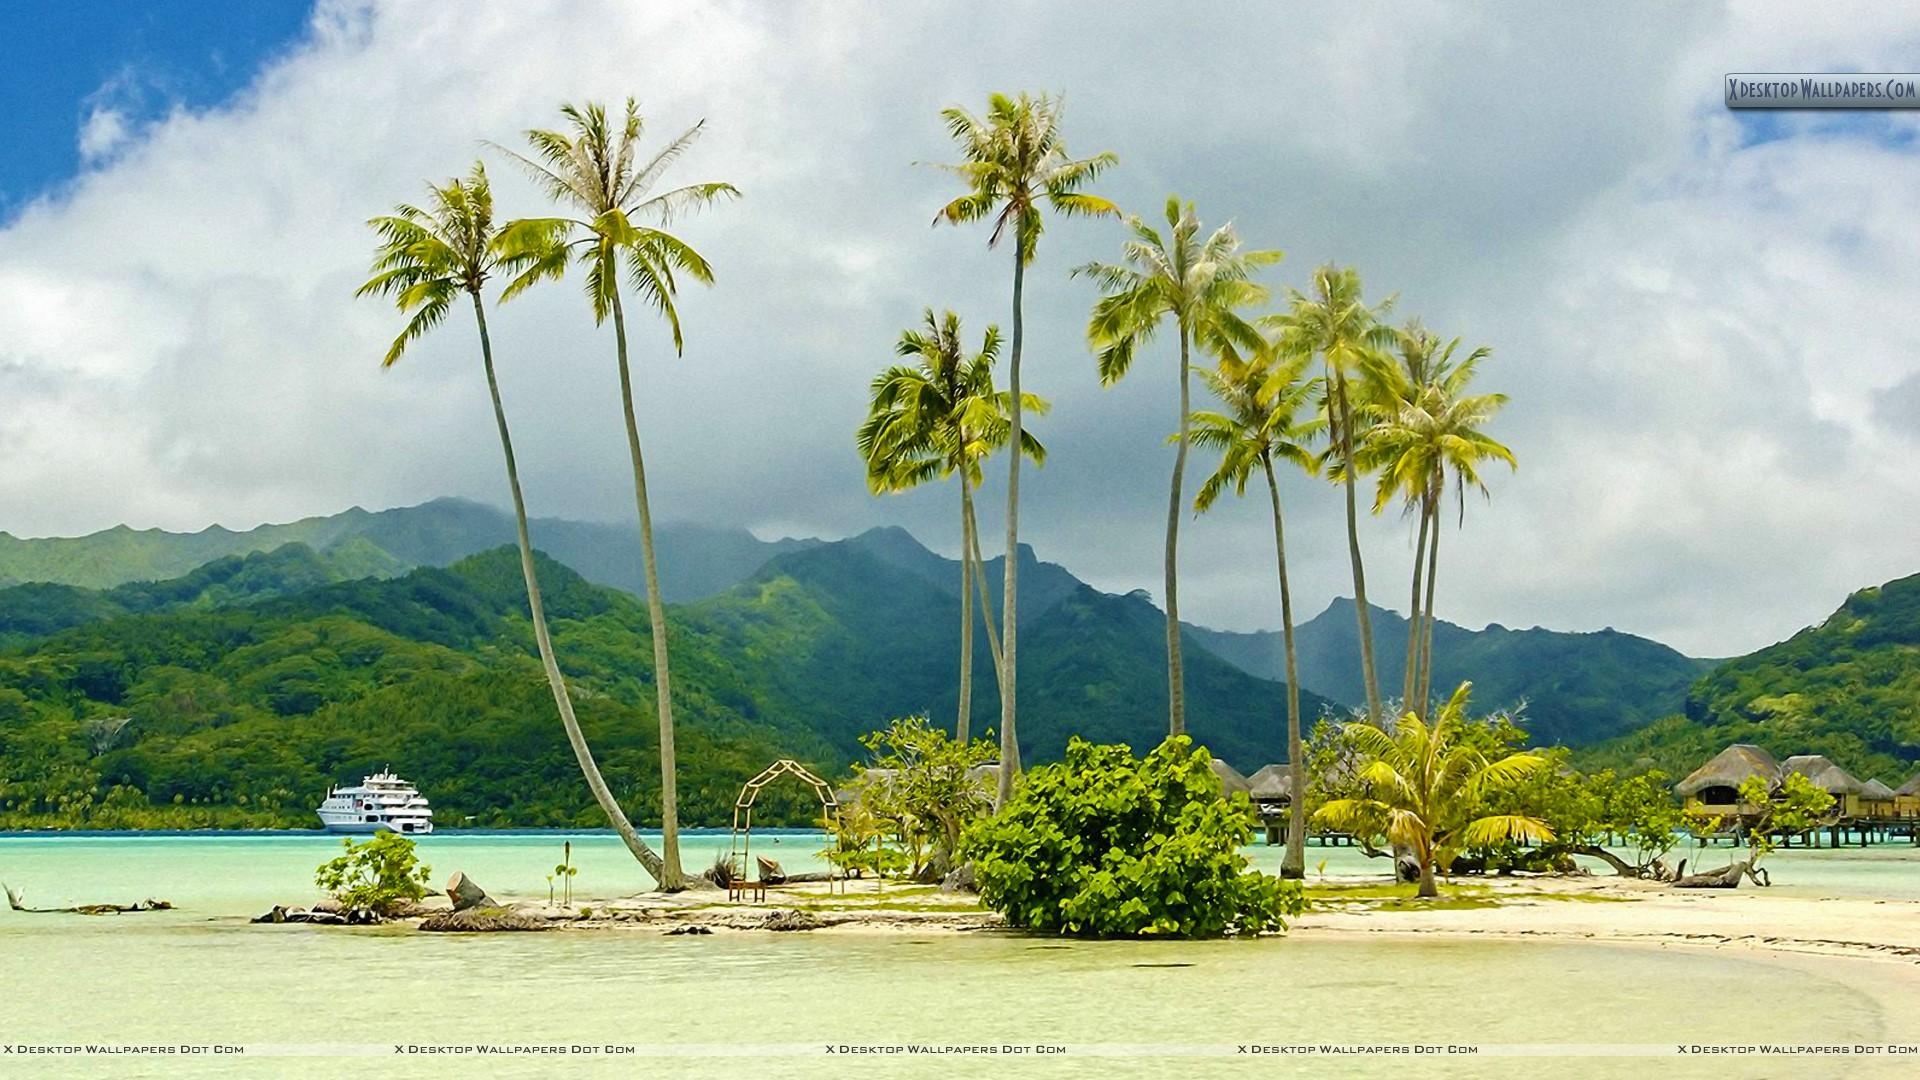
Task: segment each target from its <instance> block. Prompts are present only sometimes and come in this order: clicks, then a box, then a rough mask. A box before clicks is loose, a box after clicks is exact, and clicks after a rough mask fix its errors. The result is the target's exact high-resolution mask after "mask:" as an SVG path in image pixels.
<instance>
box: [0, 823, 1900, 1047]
mask: <svg viewBox="0 0 1920 1080" xmlns="http://www.w3.org/2000/svg"><path fill="white" fill-rule="evenodd" d="M571 838H572V839H573V840H574V844H575V861H576V863H577V864H579V865H580V866H582V867H583V869H582V872H581V874H580V876H579V877H578V878H576V879H575V891H576V894H577V897H578V898H579V899H580V900H581V901H582V902H591V899H592V898H593V897H594V896H600V895H614V894H619V893H625V892H631V891H634V890H635V889H638V888H642V887H644V885H645V884H646V882H645V878H644V875H642V874H640V872H639V871H638V870H637V868H635V867H633V866H632V864H631V860H630V859H629V858H628V857H627V856H626V854H625V853H624V850H623V849H621V848H620V846H619V842H618V840H617V839H616V838H614V837H612V836H607V835H575V836H573V837H571ZM765 839H766V840H767V841H768V843H767V846H766V849H767V850H769V851H775V852H778V854H777V855H776V857H778V858H781V859H782V861H783V862H784V863H785V864H786V865H787V866H788V868H789V869H799V868H803V867H806V866H809V865H810V864H811V860H810V859H808V858H806V857H804V856H805V855H806V853H808V852H812V851H815V850H817V847H818V837H817V836H816V835H806V834H787V835H783V836H782V837H780V839H781V843H780V844H778V845H773V844H771V843H770V841H771V839H772V837H770V836H769V837H766V838H765ZM726 844H727V837H726V836H725V835H724V834H721V835H718V836H715V835H711V834H709V835H695V836H689V837H688V838H687V841H686V862H687V865H688V866H689V867H697V866H700V865H704V864H705V863H706V862H708V861H710V860H711V856H712V854H713V853H714V851H716V850H720V849H724V848H725V846H726ZM336 846H337V841H336V840H333V839H331V838H328V837H324V836H293V837H289V836H244V837H213V836H189V837H180V836H170V837H144V836H143V837H61V838H51V839H49V838H43V837H31V838H22V837H4V838H0V880H5V881H8V882H10V883H12V884H14V885H16V886H21V885H24V886H25V887H26V891H27V894H28V899H29V901H30V902H33V903H36V904H41V905H49V906H51V905H55V904H66V903H75V902H88V901H101V900H114V901H127V900H132V899H135V898H138V897H141V896H146V895H156V896H163V897H166V898H168V899H171V900H173V901H174V902H175V903H177V904H179V905H181V910H179V911H175V912H164V913H156V914H143V915H130V916H120V917H114V918H86V917H82V916H66V915H20V914H14V913H10V912H0V1043H4V1044H26V1043H40V1042H75V1041H102V1042H109V1043H116V1044H129V1043H139V1042H149V1041H157V1042H166V1043H170V1044H179V1043H211V1042H228V1043H242V1044H252V1045H254V1046H268V1047H270V1046H274V1045H290V1044H294V1045H312V1044H320V1045H326V1046H340V1045H353V1044H367V1045H369V1048H370V1052H372V1053H374V1054H381V1055H391V1044H393V1043H399V1044H402V1045H409V1044H429V1043H433V1044H465V1043H472V1042H476V1041H481V1042H487V1043H494V1044H501V1043H543V1044H567V1045H572V1044H579V1045H592V1046H604V1045H607V1044H613V1045H630V1046H633V1047H635V1048H636V1050H637V1051H638V1052H639V1053H638V1055H637V1056H636V1058H627V1059H624V1060H616V1059H609V1058H606V1057H599V1056H595V1057H571V1056H569V1057H567V1058H563V1059H546V1058H540V1059H523V1058H513V1059H503V1058H491V1059H488V1060H486V1061H476V1060H474V1059H456V1060H444V1059H439V1058H420V1057H407V1058H401V1057H394V1056H385V1057H383V1058H381V1059H380V1060H377V1061H376V1060H374V1059H373V1058H368V1059H364V1060H340V1059H329V1058H314V1057H288V1058H277V1059H272V1060H262V1059H260V1058H258V1057H256V1058H254V1059H251V1060H238V1061H236V1060H221V1059H217V1058H212V1057H201V1058H160V1057H144V1058H119V1059H103V1058H69V1059H44V1058H36V1059H34V1060H32V1061H31V1062H28V1063H27V1064H25V1065H23V1066H15V1065H14V1062H13V1060H12V1059H6V1058H0V1075H6V1076H12V1075H29V1076H31V1075H43V1074H44V1075H71V1076H94V1075H127V1076H133V1075H138V1076H169V1075H189V1074H206V1073H213V1074H224V1075H247V1076H252V1075H266V1076H333V1075H337V1074H339V1073H341V1072H343V1071H346V1070H353V1069H364V1068H365V1067H366V1066H368V1065H373V1066H374V1067H375V1068H376V1069H378V1070H380V1071H382V1072H388V1071H399V1070H404V1071H405V1072H407V1073H410V1074H422V1075H444V1074H450V1073H454V1072H461V1073H465V1074H468V1075H487V1076H496V1075H497V1076H546V1075H582V1074H608V1075H615V1074H632V1073H636V1072H643V1071H644V1072H656V1071H667V1070H672V1071H679V1072H688V1073H692V1072H706V1071H711V1070H713V1069H716V1068H724V1069H730V1070H739V1069H745V1070H747V1071H750V1072H752V1073H754V1074H755V1075H762V1076H847V1075H865V1076H876V1077H883V1076H884V1077H891V1076H908V1075H929V1076H931V1075H941V1076H950V1075H960V1076H989V1075H991V1076H1005V1075H1022V1076H1024V1075H1043V1076H1069V1075H1102V1076H1147V1075H1152V1076H1162V1077H1169V1076H1196V1075H1235V1076H1251V1075H1291V1076H1312V1077H1341V1076H1375V1075H1401V1074H1405V1073H1406V1072H1407V1070H1408V1069H1410V1068H1412V1069H1416V1070H1417V1075H1419V1076H1421V1077H1423V1078H1425V1077H1430V1076H1463V1077H1464V1076H1507V1075H1511V1076H1538V1075H1541V1074H1542V1073H1543V1072H1547V1071H1555V1072H1559V1073H1561V1074H1563V1075H1566V1076H1578V1077H1585V1076H1647V1075H1660V1076H1669V1075H1699V1076H1709V1075H1711V1076H1719V1077H1726V1076H1830V1075H1839V1074H1841V1073H1843V1072H1844V1073H1845V1074H1846V1075H1849V1076H1860V1075H1868V1076H1871V1075H1888V1076H1899V1075H1913V1074H1914V1073H1915V1071H1916V1070H1915V1069H1914V1068H1913V1065H1912V1063H1913V1062H1916V1061H1920V1058H1908V1059H1906V1060H1905V1061H1895V1060H1889V1059H1886V1058H1880V1059H1878V1060H1864V1061H1863V1060H1848V1061H1846V1062H1840V1061H1837V1060H1831V1059H1792V1060H1788V1059H1774V1060H1755V1059H1735V1060H1729V1059H1675V1058H1671V1057H1662V1058H1657V1059H1647V1058H1633V1057H1622V1056H1610V1057H1578V1058H1556V1059H1552V1060H1541V1059H1537V1058H1536V1059H1527V1058H1519V1059H1513V1058H1491V1057H1483V1058H1479V1059H1471V1060H1469V1059H1457V1058H1453V1059H1450V1058H1431V1059H1427V1060H1423V1061H1420V1062H1417V1063H1416V1062H1411V1061H1408V1060H1405V1059H1398V1060H1392V1059H1374V1058H1365V1059H1359V1058H1331V1057H1315V1058H1310V1059H1307V1058H1294V1059H1285V1058H1282V1059H1274V1058H1249V1057H1235V1056H1221V1057H1209V1056H1196V1055H1203V1054H1208V1053H1220V1054H1226V1055H1231V1054H1232V1052H1233V1050H1234V1048H1235V1047H1236V1046H1237V1045H1238V1044H1242V1043H1263V1044H1281V1043H1288V1042H1296V1041H1310V1042H1319V1041H1339V1042H1349V1043H1367V1044H1380V1043H1403V1042H1425V1043H1432V1044H1445V1043H1448V1042H1460V1041H1470V1042H1474V1043H1479V1044H1484V1045H1485V1046H1487V1047H1488V1048H1489V1049H1490V1050H1497V1048H1499V1047H1501V1046H1507V1045H1514V1044H1528V1045H1537V1044H1568V1043H1579V1044H1609V1045H1612V1046H1614V1047H1615V1049H1614V1050H1613V1051H1611V1052H1612V1053H1615V1054H1618V1053H1622V1052H1623V1051H1621V1050H1620V1049H1618V1047H1619V1046H1624V1045H1629V1044H1631V1045H1646V1044H1651V1045H1652V1046H1653V1047H1654V1049H1655V1050H1656V1052H1657V1051H1658V1050H1659V1048H1660V1046H1661V1044H1665V1043H1668V1042H1695V1041H1700V1042H1717V1041H1731V1042H1749V1041H1753V1040H1756V1039H1762V1038H1764V1039H1767V1040H1769V1041H1775V1042H1788V1043H1798V1042H1812V1041H1819V1042H1844V1043H1847V1044H1853V1043H1874V1044H1879V1043H1886V1042H1889V1041H1900V1040H1913V1041H1920V980H1916V978H1915V974H1914V969H1913V968H1912V966H1911V965H1905V964H1891V963H1877V962H1871V961H1863V960H1841V959H1832V958H1818V957H1790V956H1775V955H1771V954H1766V953H1758V952H1747V951H1739V950H1705V949H1688V948H1666V949H1662V948H1653V947H1623V946H1612V945H1601V944H1591V943H1562V942H1554V943H1547V942H1539V943H1533V942H1503V941H1471V942H1468V941H1460V940H1447V939H1429V940H1416V939H1402V938H1384V937H1382V938H1370V937H1355V936H1337V935H1328V934H1301V935H1297V936H1294V937H1290V938H1284V939H1266V940H1260V941H1253V942H1208V943H1151V942H1150V943H1094V942H1055V941H1040V940H1034V939H1029V938H1024V937H1020V936H1016V935H1003V934H971V935H950V934H926V935H921V934H914V933H909V932H883V933H872V934H854V933H824V934H795V935H761V934H747V935H716V936H713V937H707V938H697V937H681V938H667V937H660V936H656V935H651V934H639V933H630V932H622V931H606V932H561V933H549V934H536V935H511V934H504V935H489V936H485V937H460V936H451V937H442V936H439V935H428V934H419V933H416V932H413V931H411V930H405V929H398V928H382V929H377V930H341V929H336V928H323V927H303V926H280V927H255V926H249V925H247V924H246V923H245V922H244V918H245V917H246V916H248V915H251V914H255V913H257V912H258V911H260V910H262V909H264V907H265V906H267V905H268V904H269V903H272V902H275V901H278V902H288V901H299V900H304V899H305V898H308V897H310V896H311V895H312V893H313V890H312V884H311V882H312V872H313V867H314V866H315V865H316V864H317V863H318V862H320V861H321V860H322V859H324V858H326V857H328V856H329V855H331V854H332V852H333V851H334V850H335V848H336ZM758 846H759V845H756V847H758ZM421 848H422V851H423V854H424V857H425V858H426V859H427V860H428V861H429V862H431V863H433V864H434V867H435V876H436V879H443V878H444V877H445V875H446V874H447V873H450V872H451V871H452V870H455V869H462V870H465V871H467V872H468V873H470V874H472V875H473V876H474V877H475V878H476V880H479V881H480V882H481V883H482V884H484V885H486V886H487V887H488V888H489V889H494V890H498V891H500V892H508V893H520V894H539V893H543V892H544V890H545V882H544V880H543V879H544V875H545V873H546V871H547V870H549V869H551V866H552V864H553V863H554V862H556V861H558V857H559V849H560V837H558V836H557V835H552V834H536V835H509V836H502V835H458V834H439V835H436V836H434V837H432V838H430V839H428V840H427V841H425V842H424V843H423V844H422V845H421ZM1254 854H1255V856H1256V858H1257V859H1258V860H1259V861H1260V862H1261V863H1262V864H1265V863H1266V862H1268V861H1269V860H1271V861H1273V862H1275V863H1277V860H1278V857H1279V855H1278V851H1277V849H1265V848H1257V849H1254ZM1322 854H1323V853H1321V852H1320V851H1318V850H1317V849H1316V850H1310V851H1309V858H1308V863H1309V866H1310V868H1311V867H1312V865H1313V864H1315V863H1317V862H1318V861H1319V859H1320V858H1321V857H1322ZM1718 854H1720V853H1711V854H1709V855H1708V856H1706V857H1707V858H1708V859H1709V860H1712V859H1714V858H1715V857H1716V856H1717V855H1718ZM1324 856H1325V857H1326V858H1327V859H1328V864H1329V865H1328V869H1329V872H1330V873H1350V872H1363V871H1373V870H1377V869H1378V864H1377V863H1373V862H1371V861H1369V860H1366V859H1365V858H1364V856H1359V855H1358V854H1357V853H1353V852H1351V851H1350V850H1349V849H1330V850H1329V851H1327V852H1325V853H1324ZM1897 856H1904V858H1900V857H1897ZM1336 859H1337V860H1338V862H1337V863H1336ZM1774 865H1775V876H1776V879H1785V880H1789V881H1796V882H1800V883H1801V884H1796V885H1794V886H1792V887H1794V888H1796V889H1798V888H1802V887H1805V888H1811V889H1830V890H1837V889H1840V888H1842V887H1849V888H1850V887H1851V886H1849V883H1861V882H1864V883H1865V887H1869V888H1872V889H1883V888H1884V889H1888V890H1892V889H1897V888H1904V887H1907V885H1901V884H1899V882H1901V881H1905V882H1906V883H1907V884H1908V885H1910V884H1911V883H1912V882H1914V881H1916V880H1920V853H1916V852H1913V851H1911V850H1910V849H1900V850H1899V851H1897V852H1895V851H1893V850H1892V849H1870V850H1869V851H1868V852H1867V853H1865V854H1864V855H1863V853H1861V852H1859V851H1858V850H1857V849H1854V850H1848V851H1840V852H1805V853H1802V852H1792V853H1782V854H1781V855H1779V856H1777V857H1776V861H1775V863H1774ZM1807 881H1813V882H1815V884H1813V885H1807V884H1806V882H1807ZM856 887H857V886H856ZM1783 887H1785V886H1783ZM1876 895H1877V894H1876ZM1908 895H1911V890H1909V892H1908ZM912 1042H927V1043H937V1044H985V1045H991V1046H995V1047H1001V1046H1005V1045H1008V1044H1017V1045H1035V1044H1038V1045H1066V1046H1068V1047H1069V1048H1070V1049H1071V1050H1072V1051H1073V1056H1070V1057H1066V1058H1045V1057H1035V1056H1031V1055H1024V1056H1021V1057H1018V1058H1003V1057H1001V1056H999V1055H995V1056H993V1057H982V1058H968V1057H940V1058H920V1057H914V1058H908V1057H902V1056H894V1055H870V1056H858V1057H850V1058H842V1057H839V1056H826V1055H824V1054H823V1053H822V1052H821V1051H822V1048H823V1047H824V1046H825V1045H826V1044H829V1043H831V1044H841V1043H845V1044H849V1045H865V1044H879V1045H888V1046H891V1045H900V1044H906V1043H912ZM714 1047H731V1048H734V1049H735V1050H736V1051H738V1050H744V1051H746V1052H749V1053H752V1054H755V1055H756V1057H755V1058H754V1059H751V1060H741V1059H728V1060H713V1059H702V1060H676V1059H674V1058H672V1057H671V1055H673V1054H675V1053H676V1052H680V1053H708V1052H711V1051H710V1050H703V1049H701V1048H714ZM1102 1048H1105V1049H1104V1050H1103V1049H1102ZM1103 1052H1104V1053H1108V1054H1112V1055H1116V1056H1111V1057H1099V1058H1096V1057H1093V1056H1091V1055H1097V1054H1101V1053H1103ZM1155 1055H1166V1056H1155ZM396 1066H397V1069H396Z"/></svg>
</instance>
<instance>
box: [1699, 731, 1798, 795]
mask: <svg viewBox="0 0 1920 1080" xmlns="http://www.w3.org/2000/svg"><path fill="white" fill-rule="evenodd" d="M1779 775H1780V763H1779V762H1777V761H1775V760H1774V759H1773V755H1772V754H1769V753H1767V752H1766V751H1765V750H1762V749H1760V748H1759V747H1757V746H1755V745H1753V744H1752V743H1734V744H1733V745H1732V746H1729V747H1727V748H1726V749H1725V750H1722V751H1720V752H1719V753H1717V754H1715V755H1713V759H1712V760H1711V761H1708V762H1707V763H1706V764H1705V765H1702V766H1700V767H1699V768H1697V769H1695V770H1693V771H1692V772H1690V773H1688V774H1687V778H1686V779H1685V780H1682V781H1680V782H1679V783H1678V784H1675V785H1673V790H1674V791H1676V792H1678V793H1679V794H1680V796H1681V797H1682V798H1686V797H1689V796H1693V795H1698V794H1700V793H1701V792H1702V791H1705V790H1706V789H1708V788H1710V787H1730V788H1737V787H1739V786H1740V783H1741V781H1743V780H1745V779H1747V778H1748V777H1750V776H1759V777H1764V778H1765V779H1766V780H1767V782H1768V783H1772V782H1773V780H1774V779H1775V778H1776V777H1778V776H1779Z"/></svg>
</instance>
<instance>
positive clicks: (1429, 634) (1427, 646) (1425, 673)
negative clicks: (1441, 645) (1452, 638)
mask: <svg viewBox="0 0 1920 1080" xmlns="http://www.w3.org/2000/svg"><path fill="white" fill-rule="evenodd" d="M1442 493H1443V492H1442V488H1441V487H1440V486H1437V485H1436V486H1435V488H1434V491H1433V541H1432V543H1431V544H1430V545H1429V546H1428V548H1427V604H1426V619H1427V626H1426V632H1425V633H1424V634H1422V635H1421V637H1422V644H1421V647H1420V705H1421V708H1422V709H1423V710H1424V709H1425V708H1426V705H1427V703H1428V702H1430V701H1432V700H1433V585H1434V582H1435V581H1436V580H1437V579H1438V578H1439V577H1440V496H1441V494H1442ZM1422 715H1425V713H1424V711H1423V712H1422Z"/></svg>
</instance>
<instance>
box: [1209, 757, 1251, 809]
mask: <svg viewBox="0 0 1920 1080" xmlns="http://www.w3.org/2000/svg"><path fill="white" fill-rule="evenodd" d="M1207 764H1208V765H1209V766H1212V768H1213V775H1215V776H1218V777H1219V778H1220V793H1221V794H1222V795H1225V796H1226V797H1227V798H1229V799H1231V798H1233V794H1234V792H1236V791H1237V792H1240V793H1242V794H1251V793H1252V792H1253V784H1251V783H1250V782H1248V780H1247V778H1246V777H1245V776H1243V775H1241V773H1240V770H1239V769H1236V768H1234V767H1233V766H1231V765H1229V764H1227V763H1226V762H1224V761H1221V760H1220V759H1219V758H1210V759H1208V761H1207Z"/></svg>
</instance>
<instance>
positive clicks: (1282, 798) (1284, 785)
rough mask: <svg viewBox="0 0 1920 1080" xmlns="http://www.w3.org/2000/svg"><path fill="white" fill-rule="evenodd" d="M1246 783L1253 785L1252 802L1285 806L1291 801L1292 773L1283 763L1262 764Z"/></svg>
mask: <svg viewBox="0 0 1920 1080" xmlns="http://www.w3.org/2000/svg"><path fill="white" fill-rule="evenodd" d="M1247 783H1249V784H1252V785H1253V790H1252V791H1251V792H1249V794H1251V795H1252V796H1253V801H1254V802H1257V803H1276V804H1278V805H1280V806H1285V805H1287V804H1288V803H1290V802H1292V801H1293V773H1292V772H1291V771H1289V770H1288V768H1287V766H1285V765H1262V766H1261V767H1260V769H1259V770H1258V771H1257V772H1255V773H1254V774H1253V775H1252V776H1249V777H1247Z"/></svg>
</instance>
